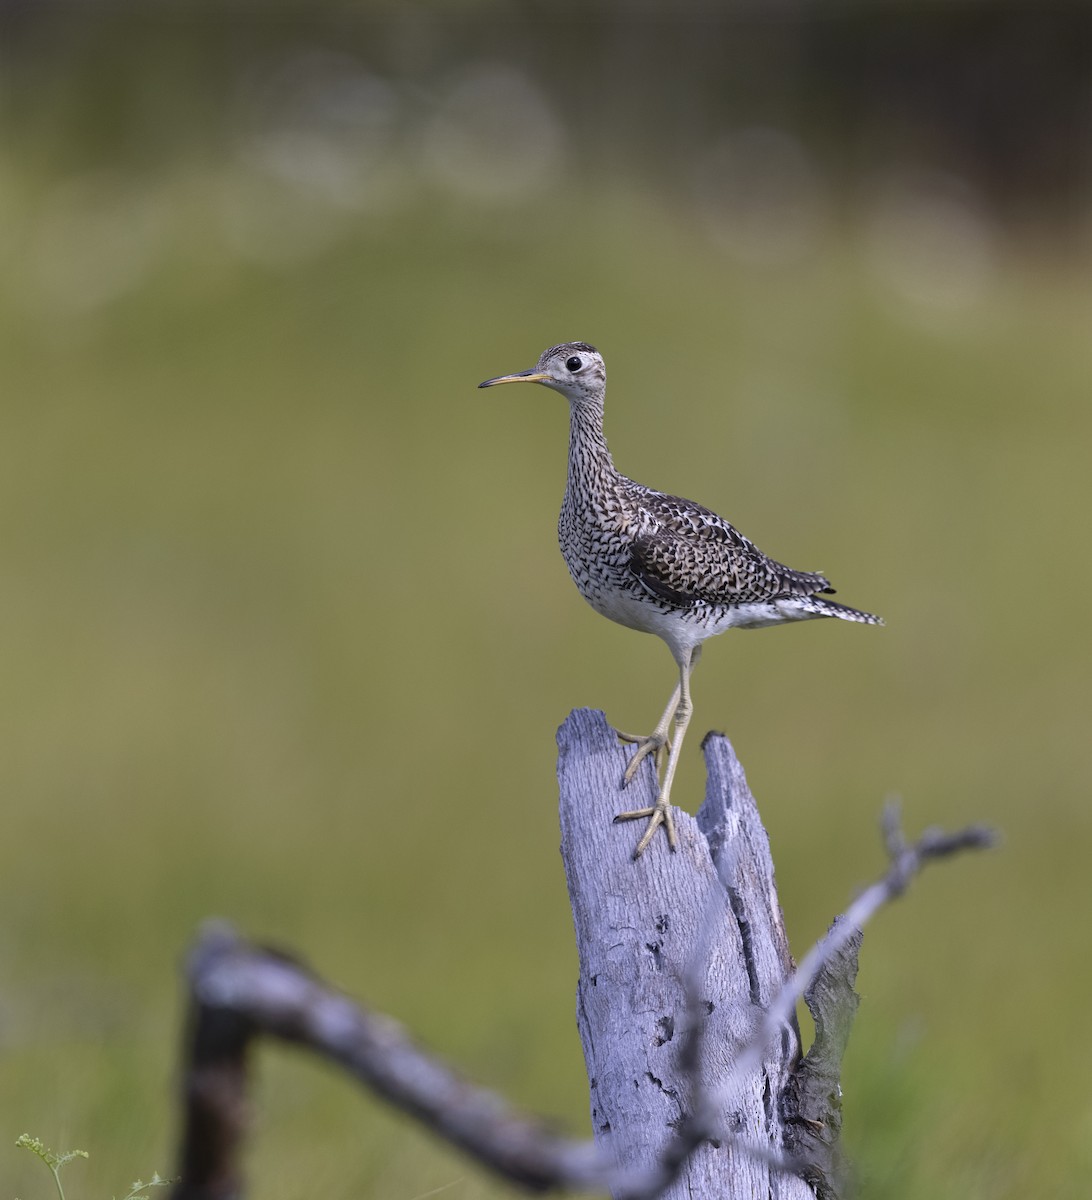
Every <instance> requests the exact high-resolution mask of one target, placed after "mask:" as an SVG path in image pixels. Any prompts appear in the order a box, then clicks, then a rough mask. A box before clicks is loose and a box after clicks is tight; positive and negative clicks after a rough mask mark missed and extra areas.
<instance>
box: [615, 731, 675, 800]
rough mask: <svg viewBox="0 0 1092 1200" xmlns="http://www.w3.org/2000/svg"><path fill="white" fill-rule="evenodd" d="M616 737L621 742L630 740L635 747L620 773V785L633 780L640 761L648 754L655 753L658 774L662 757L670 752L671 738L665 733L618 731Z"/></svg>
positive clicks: (661, 764) (623, 785)
mask: <svg viewBox="0 0 1092 1200" xmlns="http://www.w3.org/2000/svg"><path fill="white" fill-rule="evenodd" d="M618 737H619V738H620V739H621V740H622V741H623V742H632V743H633V744H634V745H635V746H636V747H637V750H636V751H635V753H634V755H633V757H632V758H631V759H630V760H629V764H628V765H627V766H626V769H625V771H624V773H623V774H622V787H626V786H627V785H628V784H630V783H632V782H633V779H634V776H636V774H637V771H638V769H639V768H640V766H641V763H643V762H644V761H645V759H646V758H648V756H649V755H650V754H652V755H655V764H656V775H657V776H659V774H660V768H661V767H662V766H663V764H664V759H666V758H667V756H668V755H669V754H670V753H671V739H670V738H669V737H668V736H667V734H666V733H640V734H638V733H619V734H618Z"/></svg>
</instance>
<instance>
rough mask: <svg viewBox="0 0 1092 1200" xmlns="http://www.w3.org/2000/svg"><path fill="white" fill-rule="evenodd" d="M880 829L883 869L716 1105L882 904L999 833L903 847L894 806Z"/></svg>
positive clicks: (964, 834)
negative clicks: (930, 867) (886, 861)
mask: <svg viewBox="0 0 1092 1200" xmlns="http://www.w3.org/2000/svg"><path fill="white" fill-rule="evenodd" d="M881 826H882V830H883V836H884V844H885V846H886V848H887V852H888V856H889V858H890V865H889V867H888V869H887V871H886V872H885V873H884V874H883V875H882V876H881V878H880V879H879V880H877V882H876V883H874V884H872V885H871V886H870V887H867V888H866V889H865V890H864V891H863V892H861V894H860V895H859V896H858V897H857V898H856V900H854V901H853V903H852V904H851V905H850V906H849V908H847V909H846V911H845V912H844V913H843V914H842V916H841V917H839V918H838V919H837V920H836V921H835V922H834V923H833V924H832V925H831V927H830V930H829V931H828V932H827V935H826V937H824V938H823V939H822V940H821V941H819V942H817V943H816V944H815V945H814V946H813V947H812V948H811V949H810V950H809V951H808V952H807V954H806V955H805V956H804V958H803V959H802V961H801V962H800V965H799V966H798V967H797V969H796V971H795V972H794V974H793V975H792V977H791V978H790V979H789V980H788V981H787V982H786V984H785V986H784V988H782V990H781V992H780V993H779V995H778V996H777V997H776V998H775V1000H774V1002H773V1003H772V1004H771V1005H770V1007H769V1008H768V1009H767V1011H766V1015H765V1017H764V1018H763V1020H762V1022H761V1025H760V1027H759V1029H758V1031H757V1033H756V1035H755V1037H754V1039H753V1040H752V1041H751V1042H750V1043H749V1044H748V1045H747V1046H746V1047H745V1048H744V1050H743V1053H742V1054H741V1055H740V1056H739V1057H738V1058H737V1059H736V1061H735V1063H734V1064H733V1066H732V1070H731V1071H730V1073H729V1075H728V1077H727V1079H725V1081H724V1082H723V1083H722V1084H721V1085H720V1087H719V1088H717V1089H716V1092H715V1096H716V1100H717V1103H718V1105H721V1106H723V1105H728V1104H730V1103H731V1102H732V1101H733V1099H734V1097H735V1095H736V1093H737V1092H738V1090H739V1089H740V1087H741V1086H742V1085H743V1083H744V1081H745V1080H746V1079H747V1076H748V1075H749V1074H750V1073H751V1071H753V1070H754V1069H755V1067H756V1066H757V1065H758V1064H759V1063H760V1062H761V1060H762V1052H763V1050H764V1048H765V1046H766V1045H767V1044H768V1042H769V1041H770V1039H771V1038H772V1037H774V1035H775V1034H777V1033H778V1032H779V1031H780V1029H781V1028H782V1027H783V1026H784V1025H785V1024H786V1023H787V1022H789V1021H791V1020H792V1019H793V1015H794V1013H795V1011H796V1005H797V1002H798V1001H799V1000H800V999H801V998H802V997H803V995H804V993H805V992H806V991H807V990H808V989H809V988H810V987H811V986H812V984H813V983H814V981H815V980H816V978H817V977H818V975H819V973H820V971H822V970H823V968H824V966H825V965H826V964H828V963H829V962H830V961H831V960H832V959H833V958H834V957H835V956H836V955H838V954H839V953H841V952H842V950H844V949H845V947H846V946H847V945H849V943H850V942H851V941H852V940H853V939H854V938H856V937H859V935H860V932H861V931H862V930H863V929H864V927H865V925H866V924H867V923H868V922H869V921H870V920H871V919H872V918H873V917H874V916H875V915H876V913H877V912H878V911H879V909H881V908H882V907H883V906H884V905H885V904H887V903H888V902H890V901H891V900H894V899H895V898H896V897H897V896H901V895H902V893H903V892H904V891H905V890H906V888H907V886H908V885H909V883H910V881H911V880H912V879H913V878H914V876H915V875H917V873H918V872H919V871H920V870H921V869H922V867H924V866H925V864H926V863H928V862H931V861H933V860H934V859H938V858H946V857H948V856H950V855H952V854H957V853H959V852H960V851H963V850H982V849H986V848H988V847H990V846H992V845H994V844H995V842H996V841H997V835H996V834H995V833H994V831H993V830H991V829H988V828H986V827H985V826H982V825H970V826H968V827H967V828H965V829H961V830H958V831H957V832H955V833H950V834H946V833H943V832H942V831H940V830H938V829H927V830H926V831H925V832H924V833H923V834H922V835H921V837H920V838H918V840H917V841H916V842H914V843H913V844H907V842H906V839H905V836H904V834H903V832H902V828H901V825H900V823H899V813H898V807H897V806H896V805H894V804H893V803H888V805H887V806H886V807H885V809H884V813H883V817H882V820H881Z"/></svg>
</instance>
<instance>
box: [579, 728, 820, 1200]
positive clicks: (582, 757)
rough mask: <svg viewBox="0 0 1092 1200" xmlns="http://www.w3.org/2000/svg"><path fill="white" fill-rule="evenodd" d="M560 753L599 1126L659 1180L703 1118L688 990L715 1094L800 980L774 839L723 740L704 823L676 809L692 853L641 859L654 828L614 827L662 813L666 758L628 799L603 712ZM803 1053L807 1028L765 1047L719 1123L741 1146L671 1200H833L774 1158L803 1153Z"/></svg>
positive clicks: (712, 1153)
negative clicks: (638, 847) (636, 853)
mask: <svg viewBox="0 0 1092 1200" xmlns="http://www.w3.org/2000/svg"><path fill="white" fill-rule="evenodd" d="M558 746H559V750H560V756H559V760H558V779H559V783H560V791H561V853H562V857H563V859H564V863H565V871H566V875H567V878H568V886H569V896H570V899H571V902H572V909H573V921H574V924H575V927H576V941H577V948H578V951H579V955H580V977H579V983H578V987H577V1022H578V1025H579V1029H580V1037H581V1040H582V1042H583V1046H584V1058H585V1062H586V1064H587V1070H588V1078H589V1081H590V1085H591V1111H592V1125H593V1129H594V1134H595V1138H596V1141H597V1143H598V1145H599V1146H600V1147H601V1148H602V1149H603V1150H604V1151H605V1152H607V1153H608V1154H610V1155H611V1156H612V1158H613V1159H614V1160H615V1161H616V1162H617V1163H618V1164H619V1166H620V1167H622V1168H624V1169H635V1170H643V1169H652V1168H654V1167H655V1166H656V1164H657V1163H658V1162H661V1161H662V1159H663V1156H664V1153H665V1147H667V1146H668V1145H669V1143H670V1142H671V1140H672V1138H673V1137H674V1136H675V1133H676V1130H678V1129H679V1128H680V1126H681V1124H682V1123H683V1122H684V1121H686V1119H687V1118H688V1114H689V1113H690V1111H691V1108H690V1105H691V1103H692V1096H693V1091H694V1087H695V1078H694V1075H695V1072H694V1071H692V1070H690V1069H688V1068H687V1067H686V1066H685V1065H683V1064H682V1063H681V1062H680V1057H681V1056H682V1055H683V1054H684V1046H685V1042H686V1036H687V1033H688V1027H689V1025H690V1024H692V1016H691V1014H692V1012H693V1011H694V1010H693V1007H692V1004H691V997H690V996H688V988H687V980H688V978H691V979H694V980H696V981H697V988H698V992H699V996H698V1000H699V1010H700V1011H701V1012H703V1013H704V1019H705V1022H706V1024H705V1031H704V1035H703V1037H702V1039H701V1042H700V1051H699V1054H700V1057H699V1059H698V1064H697V1077H698V1078H699V1079H700V1080H701V1081H702V1083H703V1084H704V1085H705V1086H706V1087H710V1088H715V1087H716V1085H717V1083H718V1081H722V1080H723V1079H724V1077H725V1076H726V1074H727V1072H728V1071H729V1070H730V1068H731V1065H732V1061H733V1058H734V1056H735V1052H736V1050H737V1049H739V1048H740V1047H742V1046H744V1045H745V1044H747V1043H748V1041H750V1040H752V1038H753V1035H754V1032H755V1029H756V1025H757V1022H758V1018H759V1016H760V1015H761V1011H762V1010H763V1009H764V1008H765V1007H766V1006H768V1005H769V1004H770V1002H771V1001H772V1000H773V999H774V997H775V996H776V995H777V994H778V992H779V991H780V990H781V989H782V988H783V986H784V984H785V981H786V979H787V978H788V976H789V975H790V973H791V972H792V969H793V962H792V958H791V957H790V954H789V948H788V941H787V938H786V936H785V929H784V925H783V922H782V917H781V909H780V907H779V905H778V900H777V890H776V886H775V883H774V871H773V863H772V861H771V859H770V849H769V842H768V839H767V837H766V831H765V829H764V828H763V826H762V822H761V820H760V818H759V815H758V809H757V807H756V805H755V801H754V797H753V796H752V795H751V793H750V791H749V789H748V787H747V781H746V778H745V777H744V773H743V768H742V767H741V766H740V764H739V761H738V760H737V758H736V757H735V754H734V752H733V750H732V747H731V745H730V743H729V742H728V740H727V738H725V737H723V736H720V735H716V734H711V735H709V736H708V737H707V738H706V739H705V742H704V743H703V749H704V752H705V759H706V765H707V769H708V787H707V792H706V798H705V803H704V804H703V805H702V808H701V811H700V812H699V813H698V816H697V818H696V819H695V818H693V817H691V816H689V815H688V814H686V813H683V812H680V811H678V810H676V815H675V821H676V828H677V830H678V837H679V848H678V850H677V852H676V853H674V854H672V853H671V852H670V851H669V850H668V845H667V839H666V837H664V836H662V835H661V834H660V833H657V836H656V839H655V840H654V841H653V842H652V844H651V845H650V846H649V848H648V849H647V850H646V851H645V853H644V855H643V856H642V857H641V858H640V859H638V860H637V861H634V859H633V857H632V854H633V847H634V845H635V843H636V840H637V838H638V837H639V836H640V832H641V829H642V825H641V823H639V822H632V823H627V824H623V825H614V824H612V818H613V817H614V815H615V813H617V812H619V811H621V810H623V809H632V808H640V807H642V806H643V805H646V804H648V805H651V804H652V803H653V800H654V798H655V790H656V779H655V776H654V773H653V767H652V763H651V760H649V761H647V762H646V763H645V764H643V766H642V769H641V771H640V773H639V775H638V776H637V778H635V779H634V781H633V783H632V784H630V786H629V787H628V788H626V789H625V792H624V793H623V792H622V790H621V786H620V784H621V778H622V772H623V770H624V768H625V765H626V762H627V760H628V757H629V755H630V754H631V753H632V749H631V748H629V747H626V746H623V745H621V744H620V743H619V741H618V737H617V734H616V733H615V731H614V730H613V729H611V728H610V726H609V725H608V724H607V721H606V718H605V717H604V716H603V714H602V713H599V712H593V711H590V710H587V709H581V710H577V711H575V712H573V713H572V714H571V715H570V716H569V718H568V720H567V721H566V722H565V724H564V725H562V727H561V729H560V730H559V731H558ZM718 867H719V874H718ZM722 879H723V881H724V882H722ZM695 972H696V974H695ZM690 991H691V993H692V992H693V985H691V988H690ZM799 1050H800V1047H799V1033H798V1031H797V1029H796V1027H795V1021H794V1022H793V1025H792V1027H791V1028H790V1027H785V1028H783V1030H782V1033H781V1037H780V1038H779V1039H775V1044H772V1045H768V1046H767V1047H765V1049H764V1051H763V1055H762V1060H761V1066H760V1068H759V1069H756V1070H755V1071H754V1072H753V1073H752V1075H751V1076H750V1077H749V1078H748V1079H746V1080H745V1083H744V1086H743V1087H742V1088H741V1089H740V1090H739V1091H738V1092H737V1093H736V1100H735V1101H734V1102H733V1104H732V1106H731V1109H732V1110H731V1111H728V1112H724V1113H721V1114H719V1122H718V1123H719V1124H720V1127H721V1128H722V1129H723V1130H725V1132H726V1136H724V1137H723V1138H721V1139H719V1140H717V1141H715V1142H706V1143H705V1144H703V1145H701V1146H700V1147H699V1148H698V1149H697V1150H696V1151H695V1152H694V1153H693V1154H692V1155H691V1156H690V1158H689V1160H688V1161H687V1163H686V1165H685V1167H684V1168H683V1170H682V1173H681V1174H680V1176H679V1177H678V1179H676V1181H675V1182H674V1184H673V1185H672V1186H671V1187H670V1189H669V1190H668V1191H666V1192H665V1193H664V1196H665V1198H667V1200H684V1198H685V1200H706V1198H712V1197H717V1198H718V1200H723V1198H724V1197H737V1196H738V1197H751V1196H755V1197H763V1198H765V1197H770V1198H772V1200H815V1197H816V1196H817V1195H820V1196H821V1195H824V1194H829V1193H828V1192H826V1189H825V1188H824V1187H823V1186H822V1185H821V1184H820V1186H818V1187H817V1188H815V1189H813V1187H812V1186H811V1185H809V1183H807V1182H805V1180H804V1179H802V1178H800V1177H799V1175H797V1174H794V1173H791V1172H787V1171H785V1170H784V1169H783V1168H781V1167H779V1166H777V1165H776V1164H775V1162H774V1161H772V1160H775V1159H777V1158H779V1157H780V1158H784V1156H785V1153H786V1150H788V1149H790V1148H791V1147H793V1146H794V1145H795V1144H796V1142H795V1141H794V1135H793V1131H792V1130H790V1129H789V1128H787V1122H789V1123H791V1122H792V1119H793V1118H792V1115H791V1114H789V1115H787V1114H786V1109H785V1104H784V1101H785V1100H786V1098H789V1099H791V1097H792V1095H793V1089H792V1087H791V1084H792V1081H793V1075H794V1071H795V1070H796V1067H797V1065H798V1060H799ZM839 1057H840V1055H839ZM835 1086H836V1081H835ZM741 1143H748V1144H749V1145H750V1146H751V1147H752V1149H751V1150H748V1149H746V1148H745V1147H744V1146H743V1145H742V1144H741ZM763 1152H765V1155H766V1157H764V1155H763ZM823 1182H824V1183H825V1180H824V1181H823ZM616 1194H617V1193H616Z"/></svg>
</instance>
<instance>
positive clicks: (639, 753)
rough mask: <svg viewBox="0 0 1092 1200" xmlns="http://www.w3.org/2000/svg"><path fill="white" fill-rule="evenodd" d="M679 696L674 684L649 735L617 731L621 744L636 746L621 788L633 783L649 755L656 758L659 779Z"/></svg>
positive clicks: (668, 750)
mask: <svg viewBox="0 0 1092 1200" xmlns="http://www.w3.org/2000/svg"><path fill="white" fill-rule="evenodd" d="M681 695H682V691H681V687H680V685H679V684H675V690H674V691H673V692H672V693H671V699H670V700H668V702H667V708H665V709H664V715H663V716H662V717H661V718H660V719H659V721H658V722H657V724H656V728H655V729H654V730H653V731H652V732H651V733H645V734H639V733H622V732H621V731H619V733H618V736H619V737H620V738H621V739H622V741H623V742H633V743H635V744H636V746H637V750H636V752H635V753H634V755H633V757H632V758H631V759H630V760H629V765H628V766H627V767H626V770H625V774H623V776H622V786H623V787H625V786H626V785H627V784H629V783H632V782H633V777H634V775H636V774H637V768H638V767H639V766H640V765H641V763H643V762H644V761H645V759H646V758H648V756H649V755H650V754H654V755H655V756H656V759H655V762H656V778H657V779H659V777H660V767H661V766H662V765H663V760H664V755H665V754H670V753H671V737H670V736H669V734H668V730H669V729H670V728H671V722H672V721H674V719H675V713H676V711H677V710H678V707H679V697H680V696H681Z"/></svg>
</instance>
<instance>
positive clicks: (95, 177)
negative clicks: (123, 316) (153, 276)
mask: <svg viewBox="0 0 1092 1200" xmlns="http://www.w3.org/2000/svg"><path fill="white" fill-rule="evenodd" d="M166 217H167V213H166V203H165V197H164V195H163V193H162V192H161V191H158V190H154V189H152V188H151V187H150V186H149V185H148V184H146V183H145V182H144V181H142V180H141V179H139V178H138V177H137V176H134V175H131V174H127V173H125V172H122V171H107V170H103V171H95V172H91V173H88V174H85V175H78V176H74V177H69V178H67V179H64V180H62V181H61V182H59V183H55V184H54V185H53V186H52V187H51V188H50V190H49V191H48V192H47V193H46V194H45V196H44V197H43V198H42V200H41V201H40V203H39V204H38V205H37V207H36V209H35V211H34V214H33V215H32V216H31V217H30V218H29V219H28V229H27V237H26V241H25V244H24V252H25V260H24V263H25V270H26V279H25V286H24V287H23V288H22V289H19V292H18V294H19V295H20V296H21V298H22V300H23V302H24V303H25V304H26V305H27V307H29V308H31V309H36V310H38V311H40V312H42V313H43V315H48V316H59V315H65V314H76V313H81V312H86V311H88V310H91V309H95V308H98V307H100V306H101V305H104V304H108V303H109V302H110V301H112V300H115V299H117V298H118V297H120V296H122V295H124V294H125V293H127V292H130V291H132V290H133V289H135V288H137V287H138V286H139V285H140V284H141V283H142V282H143V281H144V279H145V277H146V276H147V274H148V272H149V271H150V269H151V267H152V266H153V264H154V262H155V261H156V259H157V257H158V255H159V254H160V253H161V251H162V249H163V242H164V236H165V233H166V228H167V220H166Z"/></svg>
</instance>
